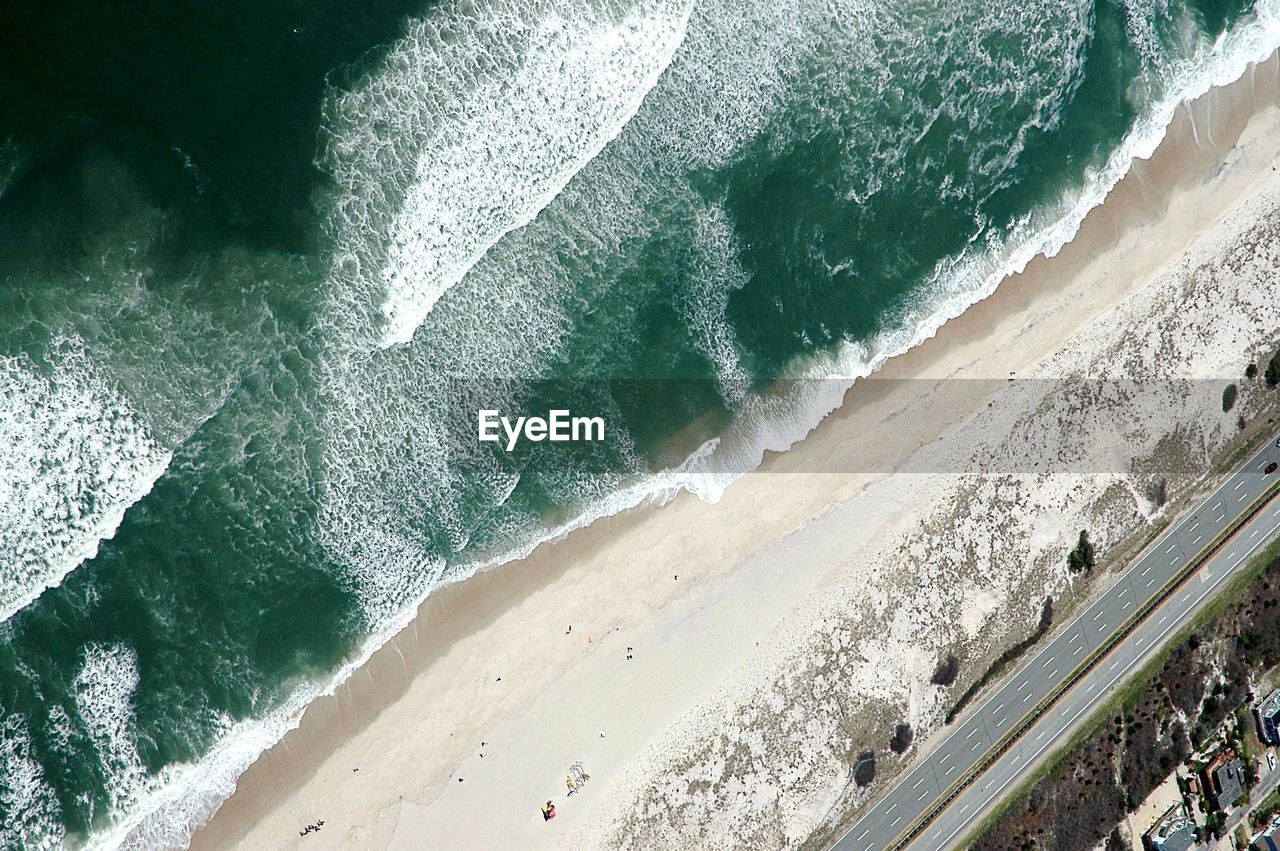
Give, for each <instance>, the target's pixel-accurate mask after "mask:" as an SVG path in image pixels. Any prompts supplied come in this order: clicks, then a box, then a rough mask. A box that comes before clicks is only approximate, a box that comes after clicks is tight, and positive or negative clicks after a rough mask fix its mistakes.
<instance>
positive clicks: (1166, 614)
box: [1156, 613, 1169, 624]
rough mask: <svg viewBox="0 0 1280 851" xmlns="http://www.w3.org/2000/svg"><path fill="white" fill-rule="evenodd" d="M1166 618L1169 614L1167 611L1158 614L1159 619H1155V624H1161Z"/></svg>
mask: <svg viewBox="0 0 1280 851" xmlns="http://www.w3.org/2000/svg"><path fill="white" fill-rule="evenodd" d="M1168 619H1169V615H1168V613H1165V614H1163V615H1161V616H1160V620H1158V621H1156V623H1157V624H1162V623H1164V622H1165V621H1167V620H1168Z"/></svg>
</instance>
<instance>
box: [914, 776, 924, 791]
mask: <svg viewBox="0 0 1280 851" xmlns="http://www.w3.org/2000/svg"><path fill="white" fill-rule="evenodd" d="M923 782H924V775H923V774H921V775H920V779H919V780H917V781H916V782H915V783H913V784H912V786H911V791H913V792H914V791H915V790H917V789H919V788H920V784H921V783H923Z"/></svg>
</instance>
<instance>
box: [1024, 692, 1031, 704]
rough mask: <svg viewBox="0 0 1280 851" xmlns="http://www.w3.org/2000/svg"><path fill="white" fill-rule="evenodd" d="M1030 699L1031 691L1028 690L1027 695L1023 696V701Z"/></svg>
mask: <svg viewBox="0 0 1280 851" xmlns="http://www.w3.org/2000/svg"><path fill="white" fill-rule="evenodd" d="M1030 699H1031V692H1027V696H1026V697H1024V698H1022V702H1023V703H1026V702H1027V701H1028V700H1030Z"/></svg>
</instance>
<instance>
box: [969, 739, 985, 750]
mask: <svg viewBox="0 0 1280 851" xmlns="http://www.w3.org/2000/svg"><path fill="white" fill-rule="evenodd" d="M981 744H982V740H981V739H979V740H978V741H976V742H974V743H973V747H971V748H969V750H971V751H976V750H977V749H978V746H979V745H981Z"/></svg>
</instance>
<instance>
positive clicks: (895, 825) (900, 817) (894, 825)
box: [889, 816, 902, 827]
mask: <svg viewBox="0 0 1280 851" xmlns="http://www.w3.org/2000/svg"><path fill="white" fill-rule="evenodd" d="M900 821H902V816H898V817H897V818H896V819H894V820H893V824H891V825H889V827H897V826H898V822H900Z"/></svg>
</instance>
